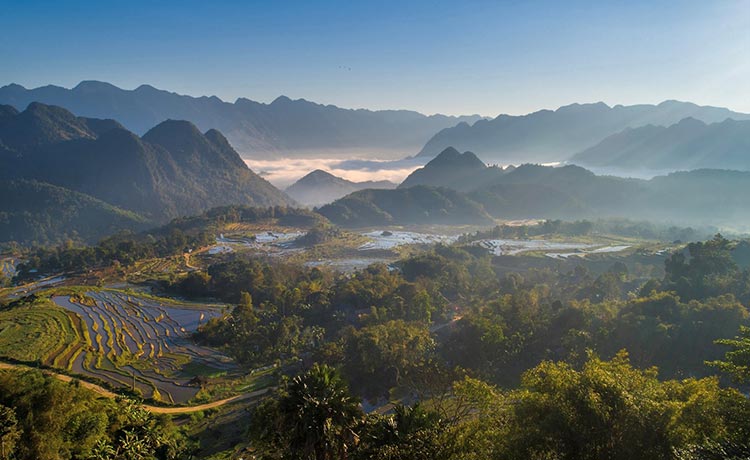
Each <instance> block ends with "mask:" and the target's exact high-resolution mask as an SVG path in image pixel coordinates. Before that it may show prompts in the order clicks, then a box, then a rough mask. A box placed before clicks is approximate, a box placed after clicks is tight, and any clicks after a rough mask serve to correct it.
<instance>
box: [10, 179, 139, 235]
mask: <svg viewBox="0 0 750 460" xmlns="http://www.w3.org/2000/svg"><path fill="white" fill-rule="evenodd" d="M0 196H2V197H3V199H2V200H0V243H7V242H11V241H15V242H17V243H20V244H32V243H38V244H50V243H61V242H64V241H66V240H68V239H72V240H82V241H85V242H94V241H96V240H98V239H99V238H102V237H104V236H105V235H109V234H112V233H114V232H116V231H118V230H122V229H130V230H138V229H142V228H144V227H145V226H146V221H145V219H143V218H142V217H140V216H138V215H136V214H134V213H132V212H127V211H123V210H122V209H119V208H116V207H114V206H111V205H109V204H107V203H104V202H103V201H101V200H97V199H96V198H92V197H90V196H88V195H84V194H82V193H78V192H74V191H71V190H67V189H64V188H62V187H56V186H54V185H50V184H45V183H41V182H34V181H25V180H8V181H6V180H2V181H0Z"/></svg>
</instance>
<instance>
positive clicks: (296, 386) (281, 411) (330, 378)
mask: <svg viewBox="0 0 750 460" xmlns="http://www.w3.org/2000/svg"><path fill="white" fill-rule="evenodd" d="M361 418H362V412H361V409H360V408H359V405H358V404H357V403H356V401H355V400H354V398H352V397H351V396H350V395H349V392H348V389H347V385H346V383H345V382H344V381H343V380H342V379H341V377H340V375H339V374H338V373H337V372H336V371H335V370H334V369H333V368H330V367H328V366H325V365H322V366H320V365H315V366H313V367H312V369H310V370H309V371H308V372H306V373H305V374H303V375H300V376H297V377H295V378H294V379H292V381H291V382H290V383H289V384H288V385H287V386H286V388H284V389H283V390H281V391H280V393H279V397H278V399H274V400H269V401H267V402H266V403H265V404H263V405H262V406H260V407H259V408H258V409H257V410H256V411H255V415H254V417H253V422H252V431H251V433H252V438H253V439H254V440H255V442H256V443H257V451H258V453H259V454H260V455H261V458H295V459H300V460H332V459H340V458H346V453H347V452H348V451H349V450H350V449H351V448H352V447H353V445H354V443H355V439H356V436H355V433H354V431H353V429H354V428H355V427H356V426H357V424H358V423H359V421H360V419H361Z"/></svg>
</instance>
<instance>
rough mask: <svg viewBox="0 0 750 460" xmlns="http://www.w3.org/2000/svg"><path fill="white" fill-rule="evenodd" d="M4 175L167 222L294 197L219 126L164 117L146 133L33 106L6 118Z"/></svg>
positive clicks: (2, 125)
mask: <svg viewBox="0 0 750 460" xmlns="http://www.w3.org/2000/svg"><path fill="white" fill-rule="evenodd" d="M0 142H2V144H5V145H6V146H9V148H8V149H7V151H6V152H0V166H2V169H1V170H0V178H5V179H18V178H23V179H33V180H37V181H41V182H48V183H51V184H55V185H58V186H61V187H65V188H69V189H71V190H75V191H78V192H82V193H85V194H88V195H91V196H93V197H95V198H98V199H101V200H103V201H105V202H107V203H110V204H112V205H115V206H118V207H121V208H123V209H127V210H131V211H134V212H136V213H139V214H142V215H144V216H145V217H147V218H149V219H151V220H153V221H155V222H163V221H166V220H168V219H170V218H172V217H176V216H180V215H188V214H197V213H200V212H201V211H203V210H206V209H208V208H211V207H215V206H222V205H231V204H241V205H254V206H272V205H287V204H292V203H293V201H292V200H291V199H289V198H288V197H287V196H286V195H284V194H283V193H282V192H280V191H279V190H277V189H276V188H274V187H273V186H272V185H271V184H270V183H268V182H267V181H266V180H264V179H262V178H261V177H260V176H258V175H257V174H255V173H254V172H253V171H251V170H250V169H249V168H248V167H247V166H246V165H245V164H244V162H243V161H242V160H241V159H240V157H239V155H238V154H237V152H235V151H234V150H233V149H232V147H231V146H230V145H229V143H228V142H227V140H226V139H225V138H224V137H223V136H222V135H221V134H220V133H219V132H218V131H215V130H210V131H208V132H206V133H205V134H202V133H201V132H200V131H198V129H197V128H196V127H195V126H194V125H193V124H191V123H189V122H185V121H173V120H169V121H165V122H163V123H161V124H159V125H158V126H156V127H154V128H152V129H151V130H150V131H149V132H148V133H146V134H145V135H144V136H143V138H139V137H138V136H137V135H135V134H133V133H132V132H130V131H128V130H126V129H124V128H122V127H121V126H119V125H118V124H116V123H115V122H106V121H102V120H92V119H84V118H78V117H75V116H73V115H72V114H71V113H70V112H67V111H66V110H64V109H61V108H59V107H50V106H45V105H44V104H39V103H36V104H31V105H30V106H29V107H28V108H27V109H26V110H25V111H23V112H21V113H18V114H16V115H14V116H9V117H5V118H2V119H0Z"/></svg>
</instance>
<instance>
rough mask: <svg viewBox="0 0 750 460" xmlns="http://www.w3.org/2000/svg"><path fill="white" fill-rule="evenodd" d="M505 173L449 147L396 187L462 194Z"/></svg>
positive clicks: (471, 154) (469, 153)
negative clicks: (448, 189)
mask: <svg viewBox="0 0 750 460" xmlns="http://www.w3.org/2000/svg"><path fill="white" fill-rule="evenodd" d="M505 172H506V171H505V170H504V169H502V168H497V167H488V166H487V165H485V164H484V163H483V162H482V160H480V159H479V158H477V156H476V155H474V154H473V153H471V152H464V153H459V152H458V150H456V149H454V148H453V147H448V148H446V149H445V150H443V151H442V152H441V153H440V154H439V155H438V156H436V157H435V158H433V159H432V160H430V162H429V163H427V164H426V165H424V167H422V168H419V169H417V170H416V171H414V172H412V173H411V174H410V175H409V176H408V177H407V178H406V179H404V181H403V182H402V183H401V185H399V188H408V187H413V186H415V185H430V186H433V187H448V188H452V189H454V190H459V191H466V190H471V189H474V188H477V187H478V186H479V185H480V184H482V183H489V182H492V181H493V180H495V178H496V177H497V176H498V175H501V174H504V173H505Z"/></svg>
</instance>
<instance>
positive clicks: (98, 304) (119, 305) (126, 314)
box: [52, 291, 234, 403]
mask: <svg viewBox="0 0 750 460" xmlns="http://www.w3.org/2000/svg"><path fill="white" fill-rule="evenodd" d="M52 300H53V302H54V303H55V304H56V305H58V306H59V307H62V308H64V309H65V310H67V311H68V312H70V313H71V314H72V317H73V318H75V319H76V321H74V323H77V327H76V329H77V334H78V335H79V336H80V337H82V338H83V340H82V341H81V342H79V344H82V345H79V346H78V349H76V347H75V346H71V347H70V348H71V350H64V351H62V352H60V355H61V356H60V358H59V359H58V360H56V362H55V363H54V364H55V365H56V366H59V367H66V368H68V369H70V370H71V371H73V372H75V373H78V374H82V375H87V376H91V377H96V378H98V379H101V380H103V381H105V382H108V383H109V384H111V385H113V386H116V387H128V388H131V387H134V388H135V389H137V390H138V391H140V392H141V393H142V394H143V396H144V397H146V398H153V399H156V400H163V401H165V402H171V403H184V402H186V401H188V400H190V399H191V398H193V397H194V396H195V395H196V394H197V393H198V390H199V388H198V387H197V386H192V385H190V383H189V382H190V380H191V379H192V378H193V377H194V375H191V374H189V373H187V372H185V371H184V368H185V367H186V366H187V365H188V364H190V365H191V367H194V365H196V364H197V365H199V366H200V367H201V368H202V369H205V370H208V371H212V372H224V371H230V370H232V369H234V364H233V362H232V361H231V360H230V359H229V358H227V357H226V356H223V355H221V354H220V353H218V352H216V351H214V350H211V349H209V348H205V347H200V346H198V345H195V344H194V343H192V342H191V340H190V337H189V335H190V333H191V332H193V331H195V330H196V329H197V328H198V326H199V325H200V324H202V323H204V322H206V321H208V320H209V319H210V318H213V317H218V316H220V315H221V312H220V311H219V310H218V309H217V308H215V307H214V308H210V307H204V306H200V307H198V306H196V305H190V304H172V303H166V302H160V301H157V300H151V299H147V298H144V297H137V296H133V295H128V294H125V293H121V292H117V291H100V292H87V293H86V294H85V296H73V297H69V296H54V297H53V298H52Z"/></svg>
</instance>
